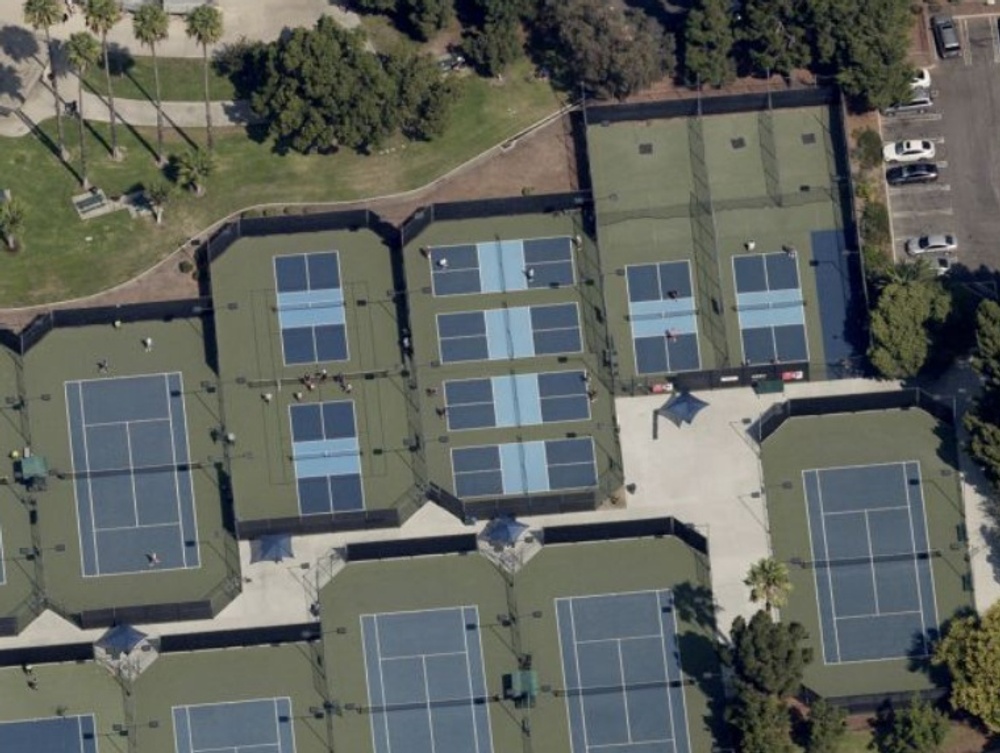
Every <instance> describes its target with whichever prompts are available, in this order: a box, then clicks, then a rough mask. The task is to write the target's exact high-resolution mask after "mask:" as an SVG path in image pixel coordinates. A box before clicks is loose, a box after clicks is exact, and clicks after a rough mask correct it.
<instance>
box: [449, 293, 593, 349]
mask: <svg viewBox="0 0 1000 753" xmlns="http://www.w3.org/2000/svg"><path fill="white" fill-rule="evenodd" d="M437 328H438V343H439V345H440V348H441V362H442V363H457V362H460V361H497V360H505V359H512V358H530V357H532V356H544V355H549V356H551V355H563V354H567V353H579V352H581V351H582V350H583V341H582V339H581V336H580V315H579V311H578V310H577V307H576V304H575V303H561V304H555V305H552V306H517V307H513V308H502V309H486V310H485V311H460V312H458V313H454V314H438V317H437Z"/></svg>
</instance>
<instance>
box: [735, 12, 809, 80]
mask: <svg viewBox="0 0 1000 753" xmlns="http://www.w3.org/2000/svg"><path fill="white" fill-rule="evenodd" d="M742 15H743V26H742V29H741V31H740V35H739V36H740V40H741V41H742V42H743V44H744V45H745V46H746V52H747V57H748V62H749V63H750V65H751V67H752V68H753V70H754V72H755V73H767V72H771V73H781V74H782V75H784V76H788V75H789V74H790V73H791V72H792V71H793V70H795V69H796V68H799V67H801V66H803V65H805V64H806V63H807V62H808V61H809V45H808V43H807V41H806V32H805V28H804V26H803V25H802V22H803V20H804V17H805V0H747V2H746V3H744V5H743V14H742Z"/></svg>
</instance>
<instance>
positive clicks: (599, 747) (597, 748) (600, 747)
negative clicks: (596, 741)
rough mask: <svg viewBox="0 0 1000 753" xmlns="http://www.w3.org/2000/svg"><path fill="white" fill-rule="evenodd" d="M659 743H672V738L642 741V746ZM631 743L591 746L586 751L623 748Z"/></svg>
mask: <svg viewBox="0 0 1000 753" xmlns="http://www.w3.org/2000/svg"><path fill="white" fill-rule="evenodd" d="M659 743H670V744H671V745H672V744H673V743H674V738H672V737H668V738H666V739H664V740H643V741H642V744H643V745H657V744H659ZM632 744H633V743H603V744H601V745H591V746H589V747H588V750H604V749H605V748H624V747H625V746H626V745H632Z"/></svg>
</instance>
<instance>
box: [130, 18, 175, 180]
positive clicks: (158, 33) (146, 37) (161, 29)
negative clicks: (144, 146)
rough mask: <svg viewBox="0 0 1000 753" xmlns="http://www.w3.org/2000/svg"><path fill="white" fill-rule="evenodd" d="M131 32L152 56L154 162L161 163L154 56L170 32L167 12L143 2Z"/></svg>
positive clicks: (157, 67) (160, 118)
mask: <svg viewBox="0 0 1000 753" xmlns="http://www.w3.org/2000/svg"><path fill="white" fill-rule="evenodd" d="M132 33H133V34H134V35H135V38H136V39H138V40H139V42H140V43H141V44H144V45H145V46H146V47H148V48H149V52H150V55H152V58H153V93H154V94H155V96H156V162H157V164H159V165H163V164H164V161H165V160H166V156H165V155H164V153H163V99H162V98H161V96H160V63H159V60H157V58H156V45H158V44H159V43H160V42H162V41H164V40H165V39H166V38H167V36H168V35H169V33H170V21H169V20H168V18H167V12H166V11H165V10H163V8H162V7H160V6H159V5H158V4H156V3H144V4H143V5H142V6H140V8H139V10H137V11H136V12H135V15H134V16H132Z"/></svg>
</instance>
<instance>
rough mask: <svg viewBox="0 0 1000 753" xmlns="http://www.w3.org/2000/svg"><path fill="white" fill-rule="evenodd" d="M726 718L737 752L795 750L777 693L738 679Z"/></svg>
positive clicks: (785, 752) (786, 715)
mask: <svg viewBox="0 0 1000 753" xmlns="http://www.w3.org/2000/svg"><path fill="white" fill-rule="evenodd" d="M759 614H760V613H759ZM726 721H728V722H729V724H730V725H732V727H733V729H734V730H736V734H737V737H738V738H739V750H740V753H793V752H794V751H795V746H793V745H792V740H791V719H790V718H789V715H788V707H787V706H785V704H784V702H783V701H782V700H781V699H780V698H777V697H776V696H773V695H769V694H767V693H761V692H760V691H759V690H756V689H755V688H753V687H752V686H749V685H746V684H742V683H741V684H740V685H739V686H738V687H737V692H736V698H735V699H734V701H733V702H732V703H730V704H729V705H728V706H727V708H726Z"/></svg>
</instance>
